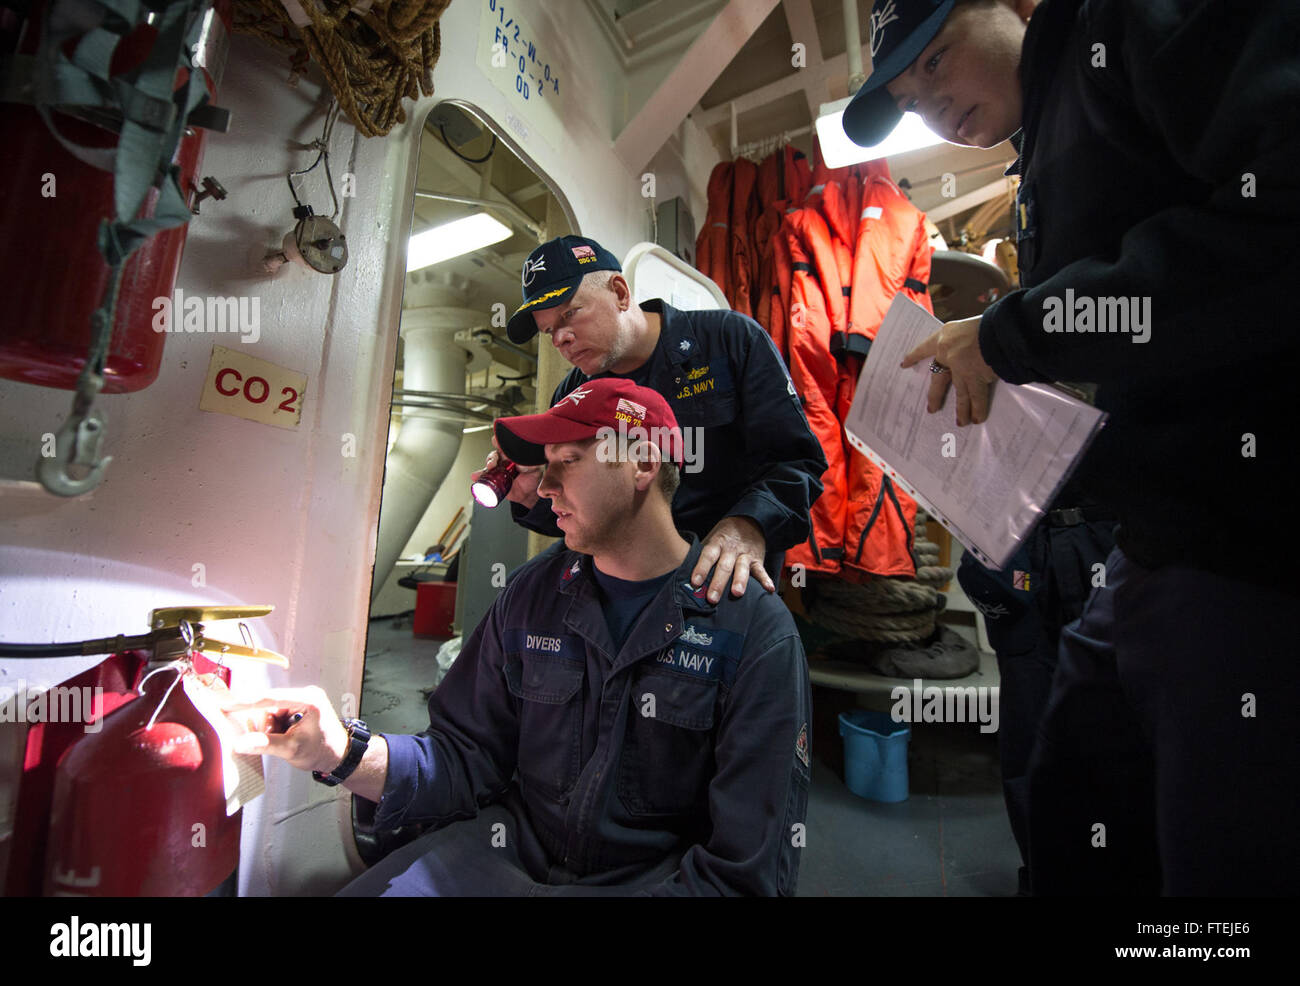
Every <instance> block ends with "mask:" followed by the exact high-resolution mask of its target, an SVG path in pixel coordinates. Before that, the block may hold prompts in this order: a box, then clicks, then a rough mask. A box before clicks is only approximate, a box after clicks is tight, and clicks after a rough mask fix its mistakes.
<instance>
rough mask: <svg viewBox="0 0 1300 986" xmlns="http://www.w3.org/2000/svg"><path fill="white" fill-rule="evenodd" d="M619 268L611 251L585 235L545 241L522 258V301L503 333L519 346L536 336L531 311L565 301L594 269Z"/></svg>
mask: <svg viewBox="0 0 1300 986" xmlns="http://www.w3.org/2000/svg"><path fill="white" fill-rule="evenodd" d="M622 269H623V266H622V265H621V264H620V263H619V262H618V259H617V258H616V257H615V256H614V255H613V254H612V253H610V252H609V251H608V250H606V249H605V248H604V247H603V246H601V245H600V244H599V243H597V242H596V241H595V240H589V239H587V238H586V237H585V236H560V237H557V238H556V239H553V240H547V241H546V242H545V243H543V244H542V245H541V246H539V247H538V248H537V249H536V250H534V251H533V252H532V253H530V254H529V255H528V259H527V260H525V261H524V269H523V273H522V274H521V275H520V281H521V283H522V285H523V293H524V303H523V304H522V305H520V306H519V309H518V310H517V311H516V312H515V313H514V314H513V315H512V316H510V321H509V322H508V323H507V324H506V335H508V336H509V337H510V341H511V342H514V343H516V344H519V345H522V344H523V343H525V342H527V341H528V340H529V339H531V338H532V337H533V336H535V335H537V321H536V319H534V318H533V312H536V311H541V310H542V309H545V308H554V307H555V306H556V305H562V304H564V303H565V302H566V301H568V300H569V299H570V298H572V297H573V293H574V292H575V291H577V290H578V285H579V284H581V283H582V279H583V278H584V277H586V276H587V275H588V274H590V273H591V272H592V271H594V270H617V271H621V270H622Z"/></svg>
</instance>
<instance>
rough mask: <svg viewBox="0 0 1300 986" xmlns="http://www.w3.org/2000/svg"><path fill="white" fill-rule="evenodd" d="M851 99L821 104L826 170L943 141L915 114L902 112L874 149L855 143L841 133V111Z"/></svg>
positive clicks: (819, 119)
mask: <svg viewBox="0 0 1300 986" xmlns="http://www.w3.org/2000/svg"><path fill="white" fill-rule="evenodd" d="M850 98H852V97H846V98H845V99H837V100H836V101H835V102H833V103H823V104H822V107H821V112H820V114H819V115H818V117H817V141H818V143H820V144H821V148H822V160H823V161H825V162H826V166H827V167H828V168H844V167H847V166H848V165H850V164H857V163H858V162H859V161H874V160H876V159H877V158H882V157H893V156H894V155H895V154H905V153H907V152H908V151H916V150H920V149H921V148H922V147H933V146H934V145H935V144H942V143H943V142H944V140H943V138H942V137H940V136H939V135H938V134H936V133H935V132H934V131H933V130H931V129H930V128H929V127H927V126H926V125H925V122H924V121H923V120H922V119H921V118H920V116H918V115H917V114H916V113H904V114H903V119H902V121H901V122H900V123H899V124H898V126H897V127H895V128H894V132H893V133H891V134H890V135H889V136H888V137H886V138H885V139H884V140H883V141H881V142H880V143H879V144H876V145H875V146H874V147H862V146H861V145H859V144H855V143H853V141H851V140H850V139H849V135H848V134H846V133H845V132H844V108H845V107H846V106H848V105H849V99H850Z"/></svg>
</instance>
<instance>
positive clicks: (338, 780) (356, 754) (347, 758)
mask: <svg viewBox="0 0 1300 986" xmlns="http://www.w3.org/2000/svg"><path fill="white" fill-rule="evenodd" d="M341 721H342V723H343V725H344V726H346V727H347V730H348V752H347V753H346V754H345V755H344V757H343V762H342V763H340V764H339V765H338V766H337V767H335V768H334V769H333V770H332V771H331V772H330V773H328V774H322V773H321V772H320V771H319V770H313V771H312V772H311V776H312V777H313V778H314V779H315V780H318V781H320V782H321V783H322V784H324V785H325V786H326V787H334V785H336V784H342V783H343V782H344V781H345V780H347V779H348V778H349V777H351V776H352V772H353V771H354V770H356V769H357V765H358V764H359V763H361V758H362V757H363V756H365V753H366V747H367V746H368V745H369V744H370V727H369V726H367V725H366V724H365V723H364V722H362V721H361V720H360V719H343V720H341Z"/></svg>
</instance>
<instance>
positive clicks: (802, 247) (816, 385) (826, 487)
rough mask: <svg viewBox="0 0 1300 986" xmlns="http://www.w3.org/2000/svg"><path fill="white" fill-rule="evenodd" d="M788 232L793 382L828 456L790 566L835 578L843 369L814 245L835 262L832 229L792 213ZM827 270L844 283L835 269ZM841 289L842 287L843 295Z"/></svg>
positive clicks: (811, 216)
mask: <svg viewBox="0 0 1300 986" xmlns="http://www.w3.org/2000/svg"><path fill="white" fill-rule="evenodd" d="M782 231H783V233H784V236H783V239H784V249H785V250H786V251H787V252H788V256H789V259H790V307H789V331H788V332H787V334H786V338H785V342H786V346H787V353H788V356H787V359H788V362H789V366H790V379H791V380H792V381H793V383H794V386H795V390H796V391H797V392H798V394H799V399H800V401H801V402H802V403H803V409H804V414H806V415H807V417H808V425H809V427H811V428H812V430H813V434H815V435H816V436H817V437H818V439H819V440H820V442H821V444H822V450H823V452H824V453H825V455H826V471H825V472H824V473H823V474H822V477H821V480H822V487H823V488H822V495H821V496H819V497H818V498H817V500H816V502H815V503H813V505H812V509H811V511H810V513H809V520H810V522H811V526H812V531H811V533H810V534H809V537H808V541H807V542H806V543H804V544H800V545H796V546H794V547H793V548H790V549H789V550H788V551H787V552H786V555H785V563H786V565H802V566H804V568H805V570H807V571H810V572H822V573H825V574H833V573H835V572H838V571H839V569H840V561H839V558H840V555H841V554H842V551H843V549H842V546H841V545H842V541H843V531H844V508H845V503H844V489H845V477H844V447H843V442H842V440H841V429H840V423H839V418H838V417H837V416H836V411H835V401H836V398H837V389H838V385H839V380H838V367H837V366H836V364H835V361H834V360H832V359H830V358H829V355H828V351H827V345H828V344H829V341H830V334H831V326H832V324H833V321H832V316H831V314H830V313H829V311H828V304H827V302H828V300H829V296H828V295H827V294H824V293H823V291H822V286H821V283H820V280H819V278H818V276H817V273H816V271H817V270H818V267H817V265H816V256H815V253H814V251H810V250H809V249H808V247H809V246H812V247H814V248H815V250H816V251H818V252H821V253H822V254H823V260H822V263H823V264H824V263H826V262H827V261H829V262H831V263H832V264H833V259H832V258H830V257H829V256H828V253H829V251H828V249H826V248H827V247H828V244H827V243H826V242H825V241H826V240H827V239H828V236H827V234H826V225H825V223H824V222H822V220H821V216H820V214H819V213H818V212H817V211H816V210H814V209H799V210H796V211H795V212H792V213H790V214H788V215H787V216H786V217H785V223H784V224H783V226H782ZM821 269H822V270H823V271H825V272H827V273H830V274H832V275H834V277H835V279H836V280H838V275H837V274H836V272H835V271H834V268H833V267H831V268H830V269H829V270H828V269H827V268H825V267H822V268H821ZM838 289H839V285H838V284H836V285H835V294H836V295H837V296H838V294H839V290H838ZM842 307H843V306H842V305H841V308H842Z"/></svg>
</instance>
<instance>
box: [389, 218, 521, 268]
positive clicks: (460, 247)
mask: <svg viewBox="0 0 1300 986" xmlns="http://www.w3.org/2000/svg"><path fill="white" fill-rule="evenodd" d="M513 232H514V231H513V230H511V228H510V227H509V226H504V225H502V224H501V223H499V222H497V221H496V220H495V219H493V218H492V217H491V216H489V215H488V214H487V213H486V212H479V213H476V214H474V215H472V216H466V217H465V218H464V219H457V220H455V221H453V222H449V223H443V224H442V225H441V226H434V227H433V228H432V229H426V230H425V231H424V232H422V233H416V234H415V235H414V236H412V237H411V239H410V242H409V243H408V244H407V247H406V272H407V273H408V274H409V273H410V272H411V271H413V270H419V269H420V268H421V267H432V266H433V265H434V264H440V263H442V262H443V261H444V260H450V259H451V258H452V257H459V256H460V255H461V254H462V253H473V252H474V251H475V250H482V249H483V248H484V247H486V246H491V245H492V244H493V243H500V242H501V241H502V240H504V239H508V238H509V237H510V236H511V235H512V233H513Z"/></svg>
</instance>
